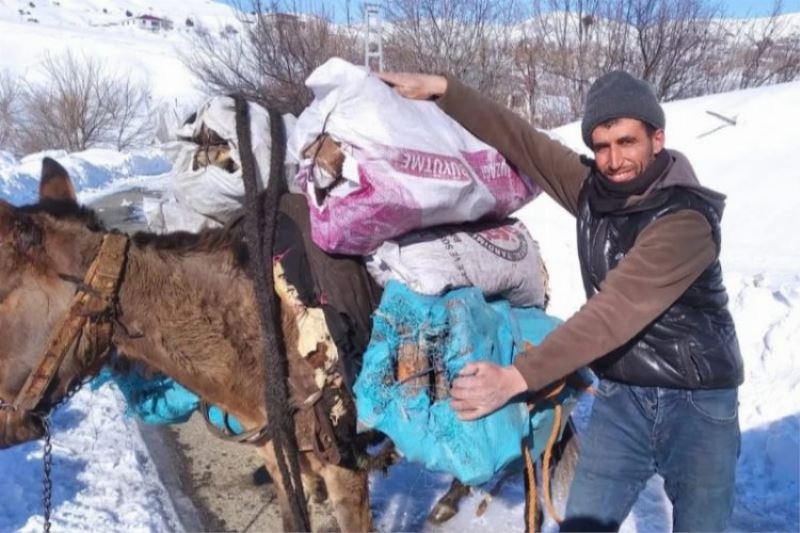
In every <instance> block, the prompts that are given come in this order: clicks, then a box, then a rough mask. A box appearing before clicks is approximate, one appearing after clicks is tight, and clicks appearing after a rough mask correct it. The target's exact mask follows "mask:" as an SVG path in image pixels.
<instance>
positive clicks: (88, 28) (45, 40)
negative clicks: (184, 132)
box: [0, 0, 240, 110]
mask: <svg viewBox="0 0 800 533" xmlns="http://www.w3.org/2000/svg"><path fill="white" fill-rule="evenodd" d="M127 13H130V14H131V16H128V15H127ZM143 15H149V16H153V17H158V18H160V19H166V20H169V21H171V23H172V29H169V30H164V29H160V30H159V31H150V30H147V29H142V28H140V27H138V26H137V25H135V24H134V25H129V26H125V25H122V23H123V22H125V21H129V22H130V19H133V18H135V17H139V16H143ZM187 21H191V22H190V23H191V24H192V26H187ZM201 26H202V27H203V28H206V29H207V30H208V31H212V32H217V33H218V32H220V31H224V29H225V28H226V27H229V28H233V29H237V28H240V23H239V20H238V18H237V15H236V12H235V11H234V10H233V9H232V8H231V7H230V6H227V5H225V4H222V3H218V2H213V1H211V0H191V1H181V0H158V1H153V0H121V1H115V2H110V1H108V0H29V1H23V0H0V49H2V50H4V53H3V54H2V55H0V71H2V70H8V71H10V72H11V73H12V74H13V75H14V76H17V77H18V78H20V79H25V80H29V81H30V80H35V79H40V78H41V77H42V76H44V75H46V74H45V73H43V72H42V71H41V70H40V68H39V66H40V64H41V61H42V58H43V57H44V55H45V54H47V53H49V54H55V55H58V54H60V53H62V52H65V51H67V50H69V51H71V52H73V53H75V54H77V55H83V56H90V57H94V58H98V59H100V60H103V61H104V62H106V63H107V64H108V65H109V66H110V67H111V68H112V69H115V70H117V71H121V72H125V73H130V74H131V75H132V76H134V77H136V78H137V79H141V80H146V82H147V83H148V84H149V85H150V88H151V91H152V94H153V98H154V99H155V100H156V103H159V102H164V103H168V104H169V105H170V106H171V107H177V108H178V109H181V110H185V109H188V108H190V107H192V106H194V105H196V104H197V103H198V101H199V98H200V94H199V92H198V90H197V88H196V83H195V80H194V79H193V77H192V75H191V73H190V72H189V71H188V70H187V69H186V68H185V67H184V65H183V63H182V62H181V60H180V59H179V53H180V52H185V51H188V50H189V49H190V41H189V37H190V36H191V34H192V32H195V31H197V30H198V28H200V27H201Z"/></svg>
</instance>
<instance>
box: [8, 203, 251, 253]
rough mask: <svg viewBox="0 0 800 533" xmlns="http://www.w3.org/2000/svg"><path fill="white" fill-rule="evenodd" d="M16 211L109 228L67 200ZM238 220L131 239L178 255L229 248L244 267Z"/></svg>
mask: <svg viewBox="0 0 800 533" xmlns="http://www.w3.org/2000/svg"><path fill="white" fill-rule="evenodd" d="M19 211H21V212H22V213H25V214H28V215H35V214H40V213H44V214H47V215H50V216H52V217H53V218H55V219H57V220H74V221H77V222H79V223H81V224H82V225H84V226H85V227H86V228H88V229H89V230H90V231H94V232H106V231H108V229H107V228H106V227H105V225H104V224H103V222H102V221H101V220H100V217H98V216H97V213H95V211H94V210H92V209H91V208H89V207H86V206H83V205H78V204H76V203H75V202H72V201H69V200H42V201H40V202H39V203H37V204H31V205H26V206H22V207H20V208H19ZM240 222H241V218H240V217H235V218H234V219H233V221H232V222H231V223H229V224H228V225H227V226H225V227H223V228H209V229H204V230H202V231H200V232H198V233H190V232H188V231H175V232H170V233H164V234H159V233H152V232H147V231H137V232H136V233H134V234H133V236H132V237H131V240H132V241H133V243H134V244H135V245H137V246H139V247H142V248H150V249H153V250H157V251H163V252H170V253H174V254H177V255H183V254H190V253H198V252H199V253H208V252H218V251H223V250H230V251H231V253H233V256H234V259H235V261H236V264H237V265H238V266H244V265H246V264H247V246H246V244H245V243H244V241H243V235H242V228H241V223H240Z"/></svg>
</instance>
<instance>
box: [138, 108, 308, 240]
mask: <svg viewBox="0 0 800 533" xmlns="http://www.w3.org/2000/svg"><path fill="white" fill-rule="evenodd" d="M249 117H250V132H251V136H252V144H253V155H254V157H255V160H256V165H257V166H258V170H259V175H258V180H259V187H260V188H263V186H264V184H265V183H266V182H267V181H268V179H269V168H270V152H271V149H272V138H271V136H270V117H269V113H268V112H267V110H266V109H264V108H263V107H261V106H260V105H258V104H255V103H253V102H250V103H249ZM283 121H284V126H285V129H286V134H287V135H289V133H290V132H291V130H292V128H293V126H294V121H295V118H294V117H293V116H292V115H284V116H283ZM176 134H177V138H178V140H177V141H175V142H173V143H171V144H169V145H167V146H166V147H165V151H167V152H168V153H170V154H171V156H172V159H173V169H174V172H173V173H172V174H171V175H170V179H171V181H170V183H169V185H168V191H167V194H166V195H165V197H164V198H157V199H156V198H149V197H145V199H144V204H143V208H144V214H145V218H146V220H147V224H148V227H149V228H150V230H152V231H155V232H164V231H179V230H183V231H199V230H201V229H204V228H207V227H216V226H220V225H222V224H224V223H225V221H226V220H227V219H228V218H229V216H230V215H231V214H232V213H234V212H235V211H237V210H238V209H240V208H241V207H242V202H243V199H244V185H243V183H242V165H241V158H240V156H239V140H238V138H237V135H236V114H235V112H234V101H233V98H231V97H229V96H215V97H212V98H210V99H209V100H207V101H206V102H205V103H204V104H203V105H202V106H200V108H199V109H198V110H197V111H196V112H195V113H193V114H192V115H191V116H190V117H189V119H188V120H187V121H186V122H185V123H184V124H183V126H181V127H180V128H179V129H178V131H177V132H176ZM287 167H288V168H287V170H289V171H288V172H287V175H292V174H293V173H294V165H292V164H291V163H287Z"/></svg>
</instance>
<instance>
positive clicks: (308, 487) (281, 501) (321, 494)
mask: <svg viewBox="0 0 800 533" xmlns="http://www.w3.org/2000/svg"><path fill="white" fill-rule="evenodd" d="M257 450H258V454H259V455H260V456H261V457H262V458H263V459H264V466H265V467H266V468H267V471H268V472H269V475H270V477H272V480H273V483H274V485H275V493H276V496H277V498H278V506H279V507H280V511H281V520H282V522H283V530H284V531H295V530H297V526H295V525H293V524H292V519H291V516H292V509H291V506H290V505H289V498H288V497H287V495H286V491H285V490H284V488H283V477H282V476H281V472H280V469H279V468H278V462H277V457H276V456H275V448H274V447H273V446H272V443H271V442H268V443H267V444H265V445H263V446H260V447H259V448H257ZM308 456H309V454H308V453H301V454H300V458H299V459H300V475H301V477H302V481H303V490H304V494H305V499H306V504H307V506H308V512H309V515H310V516H309V519H310V520H311V528H312V529H313V530H315V529H316V527H315V524H314V518H315V516H318V515H319V513H318V512H316V508H317V506H319V505H320V504H322V502H324V501H325V486H324V484H323V480H322V479H321V478H320V477H319V476H318V475H316V474H315V473H314V472H313V470H314V468H313V466H312V465H310V464H309V462H308Z"/></svg>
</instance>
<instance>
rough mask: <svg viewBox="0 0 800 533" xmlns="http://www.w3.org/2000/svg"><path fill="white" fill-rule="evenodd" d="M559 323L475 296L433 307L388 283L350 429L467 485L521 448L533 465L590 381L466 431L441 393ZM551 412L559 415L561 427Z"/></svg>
mask: <svg viewBox="0 0 800 533" xmlns="http://www.w3.org/2000/svg"><path fill="white" fill-rule="evenodd" d="M559 323H560V320H558V319H557V318H554V317H552V316H550V315H548V314H546V313H545V312H544V311H542V310H541V309H537V308H524V309H520V308H514V307H511V306H510V305H509V304H508V302H506V301H503V300H500V301H495V302H491V303H490V302H487V301H486V300H485V299H484V298H483V295H482V294H481V292H480V291H479V290H478V289H476V288H474V287H467V288H463V289H457V290H454V291H451V292H448V293H447V294H445V295H444V296H441V297H439V296H425V295H421V294H417V293H415V292H413V291H411V290H409V289H408V287H405V286H403V285H402V284H400V283H397V282H395V281H390V282H389V284H388V285H387V286H386V290H385V291H384V293H383V298H382V300H381V304H380V306H379V307H378V310H377V312H376V313H375V316H374V320H373V334H372V339H371V341H370V345H369V347H368V348H367V351H366V353H365V354H364V364H363V367H362V369H361V373H360V374H359V377H358V380H357V381H356V384H355V394H356V408H357V411H358V418H359V422H360V423H361V424H363V425H365V426H367V427H370V428H376V429H378V430H380V431H382V432H383V433H385V434H386V435H388V436H389V437H390V438H391V439H392V441H394V443H395V446H396V447H397V449H398V450H400V451H401V452H402V453H403V455H404V456H405V457H406V458H407V459H409V460H411V461H417V462H420V463H422V464H424V465H425V466H426V467H427V468H429V469H432V470H435V471H440V472H448V473H451V474H453V475H455V476H456V477H458V479H459V480H461V481H462V482H463V483H465V484H469V485H473V484H480V483H484V482H486V481H488V480H489V479H491V478H492V476H493V475H494V474H495V473H497V472H498V471H500V470H501V469H502V468H503V467H505V466H506V465H508V464H509V463H511V462H512V461H514V460H516V459H519V458H520V457H521V449H520V442H525V443H526V444H527V446H528V447H529V448H530V450H531V452H532V455H533V457H534V458H536V457H538V456H539V455H541V453H542V451H543V450H544V447H545V444H546V442H547V438H548V436H549V435H550V434H551V432H552V431H553V425H554V424H559V425H560V427H556V431H560V430H561V429H563V425H564V424H565V423H566V415H567V414H568V413H569V412H570V410H571V409H572V407H573V406H574V405H575V402H576V400H577V398H578V396H579V395H580V393H581V392H582V390H583V388H584V384H588V383H590V382H591V379H590V377H589V376H587V375H579V376H577V378H578V379H576V380H574V381H571V382H569V383H567V385H566V386H565V387H564V389H563V390H562V391H561V392H559V393H558V395H557V396H556V397H555V398H553V399H552V400H549V401H547V402H544V403H541V404H537V405H536V406H535V407H534V409H533V410H531V411H529V410H528V406H527V405H526V404H525V403H520V402H516V403H510V404H508V405H506V406H504V407H502V408H501V409H499V410H498V411H496V412H494V413H492V414H490V415H488V416H485V417H483V418H480V419H478V420H473V421H462V420H459V418H458V416H457V415H456V413H455V411H453V409H452V408H451V406H450V402H449V388H450V383H451V382H452V380H453V379H454V378H455V376H456V375H457V374H458V372H459V371H460V370H461V369H462V368H463V367H464V365H466V364H467V363H471V362H475V361H490V362H493V363H496V364H499V365H503V366H505V365H509V364H511V362H512V361H513V359H514V357H515V356H516V355H517V354H519V353H520V352H521V351H522V349H523V348H524V345H525V344H526V343H531V344H539V343H540V342H541V341H542V340H543V339H544V338H545V336H546V335H547V334H548V333H550V331H552V330H553V329H554V328H555V327H557V326H558V324H559ZM555 405H559V406H561V409H562V412H563V413H564V414H565V416H564V417H562V418H561V420H556V418H555V416H554V408H555Z"/></svg>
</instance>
